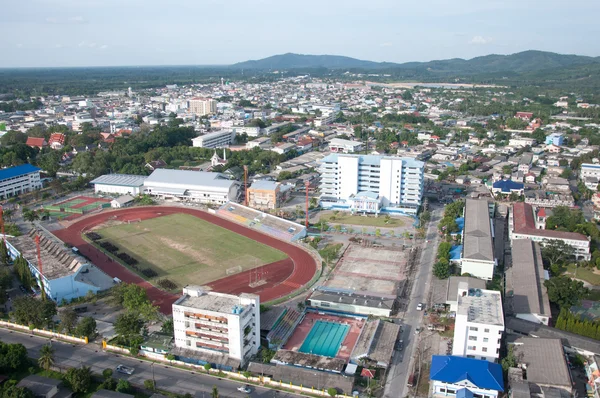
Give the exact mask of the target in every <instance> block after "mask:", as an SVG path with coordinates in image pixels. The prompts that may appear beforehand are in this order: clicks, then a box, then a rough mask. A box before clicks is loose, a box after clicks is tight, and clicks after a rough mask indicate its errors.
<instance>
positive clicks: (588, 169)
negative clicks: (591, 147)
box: [579, 163, 600, 192]
mask: <svg viewBox="0 0 600 398" xmlns="http://www.w3.org/2000/svg"><path fill="white" fill-rule="evenodd" d="M579 178H580V179H581V181H583V183H584V184H585V186H586V187H587V188H588V189H591V190H592V191H594V192H595V191H596V190H597V188H598V182H600V164H593V163H582V164H581V172H580V173H579Z"/></svg>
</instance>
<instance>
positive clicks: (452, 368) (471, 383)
mask: <svg viewBox="0 0 600 398" xmlns="http://www.w3.org/2000/svg"><path fill="white" fill-rule="evenodd" d="M429 380H430V383H431V389H432V391H431V393H432V396H433V397H447V396H452V397H457V398H459V397H462V398H467V397H469V398H474V397H477V398H497V397H498V396H499V395H500V393H501V392H503V391H504V378H503V375H502V366H500V365H499V364H497V363H491V362H487V361H482V360H479V359H471V358H462V357H457V356H450V355H434V356H432V357H431V368H430V371H429Z"/></svg>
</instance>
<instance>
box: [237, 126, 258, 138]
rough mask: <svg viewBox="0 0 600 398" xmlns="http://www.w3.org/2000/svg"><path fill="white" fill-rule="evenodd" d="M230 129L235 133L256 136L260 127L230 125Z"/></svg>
mask: <svg viewBox="0 0 600 398" xmlns="http://www.w3.org/2000/svg"><path fill="white" fill-rule="evenodd" d="M231 129H232V130H233V131H234V132H235V133H236V134H237V135H242V134H246V135H247V136H248V137H258V136H259V135H260V127H258V126H232V127H231Z"/></svg>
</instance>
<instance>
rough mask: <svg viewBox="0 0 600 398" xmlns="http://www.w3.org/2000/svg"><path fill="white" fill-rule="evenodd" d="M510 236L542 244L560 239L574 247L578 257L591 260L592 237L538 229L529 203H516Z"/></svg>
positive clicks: (509, 226) (509, 221)
mask: <svg viewBox="0 0 600 398" xmlns="http://www.w3.org/2000/svg"><path fill="white" fill-rule="evenodd" d="M508 228H509V237H510V239H511V240H513V239H530V240H533V241H534V242H538V243H539V244H541V245H542V246H544V245H545V244H547V243H548V242H550V241H554V240H558V241H562V242H564V243H566V244H567V245H569V246H571V247H572V248H573V254H574V256H575V257H576V259H578V260H579V259H584V260H588V261H589V260H590V258H591V254H590V239H589V238H588V237H587V236H585V235H582V234H580V233H577V232H566V231H554V230H549V229H536V223H535V213H534V208H533V206H531V205H530V204H528V203H522V202H519V203H515V204H513V206H512V211H511V212H510V213H509V216H508Z"/></svg>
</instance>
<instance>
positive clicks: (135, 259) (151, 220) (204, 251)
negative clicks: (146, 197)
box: [52, 203, 318, 314]
mask: <svg viewBox="0 0 600 398" xmlns="http://www.w3.org/2000/svg"><path fill="white" fill-rule="evenodd" d="M61 225H62V226H63V228H62V229H56V230H54V231H52V233H53V234H54V235H55V236H56V237H58V238H59V239H61V240H62V241H63V242H65V243H66V244H69V245H72V246H73V247H76V248H77V250H78V251H79V253H80V254H82V255H84V256H86V257H87V258H89V259H90V261H91V262H92V263H94V264H95V265H97V266H98V267H99V268H100V269H101V270H102V271H104V272H105V273H107V274H108V275H109V276H111V277H113V278H118V279H119V280H121V281H123V282H128V283H136V284H138V285H141V286H143V287H144V288H146V289H147V291H148V294H149V297H150V299H151V300H153V301H154V302H155V304H156V305H158V306H159V307H160V309H161V312H163V313H165V314H170V313H171V304H172V303H173V302H174V301H175V300H176V299H177V298H178V297H179V293H178V292H179V291H180V288H181V287H182V286H185V285H187V284H196V285H203V286H206V287H207V288H209V289H212V290H215V291H218V292H222V293H231V294H239V293H243V292H244V293H254V294H258V295H259V296H260V300H261V302H263V303H266V302H269V301H273V300H276V299H278V298H282V297H285V296H288V295H290V294H292V293H293V292H295V291H297V290H299V289H301V288H303V287H304V286H305V285H307V284H308V283H310V282H311V280H312V279H313V277H315V276H316V274H317V270H318V265H317V264H318V261H317V260H316V259H315V258H314V257H313V255H312V254H311V253H309V252H308V251H306V250H304V249H303V248H301V247H300V246H298V245H296V244H294V243H293V241H294V240H296V239H298V238H299V237H300V236H303V234H305V230H304V227H303V226H301V225H298V224H295V223H291V222H288V221H286V220H282V219H279V218H277V217H273V216H270V215H266V214H263V213H261V212H258V211H256V210H254V209H250V208H247V207H244V206H241V205H237V204H232V203H226V204H225V205H223V206H222V207H221V208H220V209H218V210H216V211H210V212H206V211H202V210H198V209H194V208H189V207H170V206H152V207H135V208H127V209H122V210H101V211H100V212H96V213H94V214H88V215H84V216H81V217H79V218H77V219H73V220H68V221H62V222H61ZM165 280H168V281H169V282H170V284H169V285H167V286H168V287H170V288H165V287H164V286H163V285H164V281H165ZM157 286H162V287H163V288H162V289H160V288H158V287H157Z"/></svg>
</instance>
